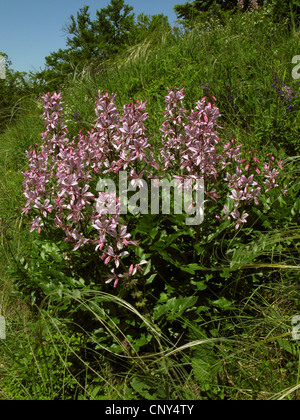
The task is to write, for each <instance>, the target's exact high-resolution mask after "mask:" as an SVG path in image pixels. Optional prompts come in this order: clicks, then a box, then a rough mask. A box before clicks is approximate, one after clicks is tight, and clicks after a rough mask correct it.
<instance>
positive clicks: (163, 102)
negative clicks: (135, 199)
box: [0, 7, 300, 400]
mask: <svg viewBox="0 0 300 420" xmlns="http://www.w3.org/2000/svg"><path fill="white" fill-rule="evenodd" d="M299 37H300V32H299V27H297V26H296V25H295V23H294V26H293V27H292V29H291V28H288V27H287V26H286V25H284V24H283V23H274V21H273V20H272V19H271V15H270V10H269V9H268V8H267V7H265V8H261V9H259V10H257V11H252V12H251V13H244V14H232V15H231V16H230V17H228V18H227V20H226V22H222V23H220V22H218V21H214V22H210V23H208V24H206V25H202V24H200V23H199V24H195V25H194V26H193V28H192V29H189V30H186V31H184V30H182V29H181V28H180V27H177V28H173V29H172V30H166V31H161V32H159V33H156V34H152V35H149V37H146V38H145V39H143V40H142V41H141V42H140V43H139V44H136V45H133V46H131V47H128V48H127V49H126V50H125V51H124V52H120V53H119V54H118V55H117V56H115V57H114V58H113V59H111V60H107V61H105V63H104V64H103V65H102V66H101V68H98V69H94V68H88V67H86V68H85V69H84V70H80V71H77V70H76V69H75V70H74V72H73V73H70V74H68V76H67V77H66V78H65V80H64V84H63V86H61V89H60V90H61V96H60V95H58V94H55V95H54V94H53V92H51V93H46V91H43V92H41V94H40V95H38V94H36V93H35V94H30V95H23V96H22V97H21V98H20V99H19V100H18V102H17V103H16V105H15V107H13V108H11V110H10V113H11V116H12V117H13V116H14V115H15V114H16V116H15V117H14V118H12V121H11V122H10V123H8V124H7V126H6V127H5V130H3V131H2V133H1V134H0V221H1V224H0V239H1V245H0V246H1V253H0V261H1V269H0V315H2V316H4V317H5V321H6V339H5V340H4V339H3V340H0V399H3V400H5V399H8V400H17V399H20V400H32V399H33V400H35V399H41V400H56V399H58V400H75V399H79V400H141V399H144V400H298V399H299V396H300V393H299V389H300V347H299V343H300V341H299V340H300V337H299V334H298V328H299V327H297V322H298V321H297V319H298V318H296V317H297V316H299V315H300V300H299V291H300V290H299V267H300V266H299V261H300V259H299V238H300V227H299V214H300V197H299V160H300V135H299V134H300V119H299V115H300V113H299V110H300V91H299V89H300V82H299V80H300V79H296V78H294V77H293V75H295V74H296V75H297V73H296V72H295V71H294V72H293V69H294V68H295V66H296V64H295V63H293V62H292V60H293V57H295V56H296V55H299V54H300V49H299ZM57 93H58V92H57ZM114 95H115V96H114ZM204 97H205V98H206V99H202V98H204ZM145 101H147V103H144V102H145ZM95 109H96V113H95ZM146 113H147V115H146ZM41 133H44V135H43V136H41V135H40V134H41ZM66 139H67V140H66ZM199 139H201V141H202V142H203V144H205V145H206V146H207V149H205V150H204V152H203V150H202V149H201V150H200V151H199V150H198V149H197V147H198V144H199ZM139 142H140V144H139ZM137 145H138V146H137ZM26 151H27V152H26ZM202 152H203V153H204V154H205V156H206V157H205V159H204V158H203V155H202V154H201V153H202ZM197 153H199V154H197ZM196 158H198V160H197V159H196ZM199 162H200V163H201V164H202V165H204V166H201V164H200V163H199ZM121 168H123V169H127V170H128V171H129V172H130V175H131V177H132V178H131V180H134V179H138V178H139V176H141V174H142V176H143V177H144V178H145V179H147V180H150V179H151V177H153V176H157V177H161V176H165V177H168V179H171V177H172V175H178V176H180V177H181V178H182V179H184V178H185V177H189V176H193V175H195V176H196V175H197V176H200V175H201V176H203V177H204V180H205V187H206V194H205V200H206V201H205V210H204V219H203V222H202V223H201V224H200V225H197V226H187V225H186V224H185V217H184V216H183V215H181V214H179V215H178V214H175V213H174V212H172V211H171V212H170V214H161V213H160V214H150V213H149V214H127V215H119V214H117V215H115V216H108V215H107V214H106V213H105V212H103V213H101V211H100V210H99V208H101V202H100V198H101V197H103V195H102V196H101V194H100V196H99V197H98V196H97V194H98V191H97V189H96V184H97V181H98V180H99V177H100V176H103V175H104V174H105V176H106V177H108V178H110V179H116V174H117V173H118V171H119V170H120V169H121ZM26 171H27V172H26ZM30 171H31V172H30ZM70 176H73V178H72V182H73V181H74V183H73V184H72V183H71V181H70V179H68V180H67V177H70ZM76 177H77V178H76ZM69 181H70V183H69V184H68V185H67V183H68V182H69ZM87 185H88V186H89V188H85V187H86V186H87ZM24 191H25V192H26V191H27V193H28V194H27V196H26V197H25V196H24ZM31 193H32V194H37V195H34V199H33V198H32V195H31ZM87 193H91V196H88V195H87ZM74 197H75V198H74ZM79 197H80V200H82V206H81V207H80V206H79V207H80V208H79V210H78V209H76V210H78V213H76V214H75V210H74V208H73V207H72V206H73V204H74V200H75V199H76V200H78V202H79ZM97 197H98V198H97ZM31 198H32V199H31ZM96 198H97V200H98V201H97V200H96ZM36 199H38V200H39V202H40V204H41V206H40V207H38V206H36V205H35V204H36V201H34V200H36ZM105 199H107V200H108V198H107V197H106V196H105ZM46 200H48V201H46ZM95 203H96V205H97V206H98V207H97V209H98V210H97V211H96V210H95ZM106 203H107V201H106ZM24 209H25V210H24ZM34 217H36V219H34ZM33 220H34V221H33ZM107 224H108V225H107ZM107 226H108V227H107ZM124 226H126V229H127V230H126V229H125V228H124ZM105 227H106V228H105ZM105 229H106V230H105ZM105 235H106V236H105ZM127 235H128V236H127ZM103 237H104V239H103ZM100 238H102V239H100ZM127 252H128V254H127ZM121 254H122V255H121ZM298 337H299V338H298Z"/></svg>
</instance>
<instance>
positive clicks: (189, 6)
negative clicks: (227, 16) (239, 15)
mask: <svg viewBox="0 0 300 420" xmlns="http://www.w3.org/2000/svg"><path fill="white" fill-rule="evenodd" d="M263 2H264V0H258V2H257V3H258V5H260V6H261V5H262V4H263ZM243 3H244V9H245V10H246V9H247V8H248V6H249V5H250V3H251V0H244V1H243ZM237 6H238V0H194V1H193V2H192V3H189V2H187V3H185V4H178V5H176V6H175V7H174V10H175V13H176V14H177V17H178V18H179V19H183V23H184V24H185V25H186V26H190V25H191V24H192V22H193V21H195V20H196V19H198V20H199V19H200V20H203V21H205V20H206V19H207V18H210V17H216V16H217V17H219V18H220V17H222V13H223V14H224V13H226V12H229V11H231V10H235V9H237Z"/></svg>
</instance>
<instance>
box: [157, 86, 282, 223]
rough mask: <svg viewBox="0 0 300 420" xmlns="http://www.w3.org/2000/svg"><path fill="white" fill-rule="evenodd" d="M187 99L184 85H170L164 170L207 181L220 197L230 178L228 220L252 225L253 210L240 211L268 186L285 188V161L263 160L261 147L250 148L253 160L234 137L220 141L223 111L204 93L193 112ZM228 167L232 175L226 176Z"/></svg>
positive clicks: (208, 189) (213, 194)
mask: <svg viewBox="0 0 300 420" xmlns="http://www.w3.org/2000/svg"><path fill="white" fill-rule="evenodd" d="M183 99H184V89H181V90H178V89H177V88H176V87H175V89H169V90H168V95H167V96H166V98H165V101H166V104H167V106H166V111H165V114H164V115H165V121H164V122H163V127H162V128H161V131H162V133H163V147H162V149H161V156H162V160H163V164H164V170H165V171H166V170H169V169H170V168H172V170H173V171H176V172H177V175H175V176H176V178H180V179H181V180H182V181H183V180H184V179H187V178H188V179H192V178H202V179H204V181H205V194H206V196H207V197H208V198H211V199H214V200H218V199H219V198H220V197H219V194H218V192H217V191H216V188H215V187H216V186H217V185H218V181H219V180H220V181H223V180H224V181H226V182H227V188H228V189H229V191H230V194H229V195H228V198H229V199H231V200H232V201H233V203H234V210H233V211H231V210H229V207H227V206H226V205H225V206H224V208H223V213H224V217H223V219H224V218H226V217H229V218H231V217H232V218H233V220H235V223H236V225H235V227H236V229H238V228H239V227H240V226H241V225H242V224H243V223H246V219H247V216H248V213H243V214H242V215H241V214H240V210H239V209H240V208H241V207H244V206H249V205H251V204H252V203H253V202H254V204H255V205H258V204H259V200H258V197H259V196H260V195H261V194H262V190H264V191H265V192H268V191H270V190H271V189H272V188H276V187H278V186H279V184H278V183H277V181H278V178H279V177H280V171H279V169H282V166H281V162H275V158H274V156H271V157H269V156H267V161H266V162H263V163H261V162H260V160H259V159H258V157H257V153H258V152H257V151H250V152H248V156H247V158H243V159H242V153H243V148H242V146H241V145H237V144H236V142H235V140H234V139H232V140H231V141H230V142H228V143H226V144H223V145H222V144H220V139H219V137H218V135H217V129H218V126H217V119H218V118H219V117H220V113H219V109H218V108H217V107H216V106H215V105H214V104H212V103H211V102H208V103H207V98H206V97H204V98H202V100H201V101H198V102H197V103H196V108H195V110H193V109H192V110H191V112H190V114H189V115H188V113H187V111H186V110H185V109H184V108H183ZM214 100H215V98H214ZM228 168H230V171H231V174H232V173H233V175H231V174H230V173H229V169H228ZM224 170H226V171H227V173H226V175H224V176H222V173H223V171H224ZM179 174H180V176H179ZM211 187H212V188H211ZM194 204H195V203H194Z"/></svg>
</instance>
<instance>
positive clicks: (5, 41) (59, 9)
mask: <svg viewBox="0 0 300 420" xmlns="http://www.w3.org/2000/svg"><path fill="white" fill-rule="evenodd" d="M109 3H110V0H0V51H1V52H5V53H6V54H7V55H8V56H9V58H10V60H11V61H12V68H13V69H14V70H17V71H27V72H28V71H30V70H32V71H35V70H39V69H40V68H43V66H44V58H45V57H46V56H47V55H49V53H50V52H52V51H57V50H58V49H59V48H65V45H66V44H65V43H66V34H65V33H64V31H63V27H64V25H66V23H68V22H69V17H70V15H71V14H73V15H74V16H76V13H77V11H79V9H80V8H81V7H83V6H84V5H88V6H90V13H91V17H92V18H94V17H95V11H96V10H100V9H102V8H103V7H106V6H107V5H108V4H109ZM125 3H126V4H129V5H130V6H133V7H134V10H133V12H134V13H135V14H136V15H138V14H140V13H144V14H146V15H154V14H159V13H163V14H165V15H167V16H168V17H169V21H170V23H171V24H174V21H175V20H176V15H175V13H174V11H173V7H174V6H175V5H176V4H183V3H186V0H126V1H125Z"/></svg>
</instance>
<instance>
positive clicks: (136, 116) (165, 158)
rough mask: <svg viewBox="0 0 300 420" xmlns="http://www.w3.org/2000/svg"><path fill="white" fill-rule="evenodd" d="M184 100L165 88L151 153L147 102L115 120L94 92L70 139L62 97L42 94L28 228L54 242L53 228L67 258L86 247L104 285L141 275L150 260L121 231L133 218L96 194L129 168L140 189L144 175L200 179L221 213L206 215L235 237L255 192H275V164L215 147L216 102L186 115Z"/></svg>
mask: <svg viewBox="0 0 300 420" xmlns="http://www.w3.org/2000/svg"><path fill="white" fill-rule="evenodd" d="M184 97H185V95H184V89H177V88H176V87H175V88H174V89H168V94H167V96H166V98H165V101H166V109H165V112H164V122H163V124H162V127H161V129H160V130H161V133H162V146H161V148H160V150H159V153H157V155H156V156H154V153H153V149H152V147H151V145H150V143H149V139H148V137H147V135H146V126H145V124H144V123H145V121H146V120H147V118H148V114H147V112H146V102H142V101H136V102H131V103H129V104H127V105H124V107H123V114H122V115H120V114H119V112H118V110H117V107H116V105H115V98H116V97H115V95H112V97H110V96H109V94H108V93H105V92H103V91H99V96H98V99H97V101H96V103H95V105H96V107H95V112H96V119H95V123H94V127H93V128H92V129H91V131H89V132H87V133H83V132H82V131H81V132H79V134H78V136H77V137H74V138H73V139H69V138H68V129H67V126H66V125H65V124H64V119H63V106H62V98H61V93H59V94H57V93H54V94H53V95H51V94H50V93H47V94H46V95H45V96H43V102H44V105H43V108H44V113H43V117H44V119H45V132H44V133H43V134H42V144H41V145H40V146H38V145H37V144H36V145H34V147H30V148H29V150H28V151H27V152H26V155H27V158H28V164H29V167H28V170H27V171H26V172H24V173H23V175H24V178H25V179H24V195H25V197H26V200H27V201H26V203H25V206H24V208H23V212H24V213H25V214H26V215H28V214H29V213H30V214H33V216H34V217H33V220H32V223H31V228H30V230H31V231H34V230H37V231H38V232H39V233H41V232H42V231H46V232H47V233H48V234H49V235H50V236H51V235H53V237H54V231H59V232H60V235H61V238H62V239H63V240H64V241H65V242H68V243H71V244H72V247H73V251H77V250H81V249H83V248H88V249H89V251H90V253H91V255H93V256H94V255H96V256H97V257H96V258H98V260H99V261H100V262H101V261H102V263H103V266H102V268H101V270H100V275H101V279H102V280H103V283H104V282H105V283H112V284H113V286H114V287H117V285H118V283H119V282H120V280H123V282H124V283H125V284H126V283H129V282H131V281H132V280H134V279H136V276H137V274H138V273H140V274H141V273H143V269H142V265H145V264H147V261H146V259H145V258H141V257H140V255H141V252H139V251H138V252H137V249H138V246H139V242H138V240H137V239H136V238H135V237H133V236H132V232H134V229H133V230H132V231H130V230H129V229H128V226H129V225H131V226H134V223H133V222H132V219H134V218H135V217H134V216H132V215H129V216H128V217H127V220H125V217H122V214H121V211H120V197H119V196H118V195H117V194H116V192H111V191H100V192H99V191H98V190H97V184H98V181H99V178H103V176H106V177H109V179H114V180H115V181H116V182H117V180H116V175H117V174H118V173H119V172H121V171H125V170H126V171H127V172H126V173H127V181H128V182H129V183H130V185H131V186H132V187H133V188H137V187H142V186H143V185H144V184H143V182H142V178H143V181H145V180H148V181H149V180H150V179H152V178H156V179H159V178H161V177H162V176H163V175H164V174H165V175H166V174H168V176H170V175H171V176H173V177H176V178H177V179H179V180H180V183H179V186H181V187H182V186H183V184H184V180H186V179H189V180H193V179H196V180H197V179H202V180H203V181H204V194H205V199H206V201H207V202H208V201H210V202H214V203H217V204H218V206H219V211H218V212H217V213H216V214H214V215H212V214H211V212H210V211H209V210H208V214H209V216H208V217H214V218H215V219H216V218H219V219H220V220H225V219H229V220H231V219H232V220H233V221H234V224H235V229H236V230H237V229H238V228H240V227H241V226H243V224H245V223H246V222H247V218H248V216H249V213H250V211H249V210H250V209H251V206H253V205H256V206H257V205H259V199H260V197H261V195H262V193H263V192H264V193H268V192H269V191H270V190H271V189H274V188H279V179H280V175H281V172H280V171H281V169H282V163H281V162H280V161H278V162H277V161H276V160H275V158H274V156H270V155H269V156H268V157H267V160H266V161H265V162H263V161H261V159H260V158H259V157H258V152H254V151H250V152H248V154H247V152H246V151H244V150H243V147H242V146H241V145H237V144H236V142H235V140H234V139H231V141H229V142H227V143H225V144H224V143H222V142H221V141H220V138H219V136H218V134H217V130H218V128H220V127H218V125H217V119H218V118H219V117H220V113H219V109H218V108H217V106H216V105H215V103H212V102H211V101H210V100H207V98H206V97H204V98H202V100H201V101H198V102H197V103H196V107H195V109H194V110H191V111H190V113H188V111H187V110H186V109H184V105H183V99H184ZM213 99H214V101H213V102H215V101H216V98H213ZM246 156H247V157H246ZM224 201H225V202H224ZM199 204H200V203H197V202H194V203H191V207H192V206H197V205H199ZM207 206H208V207H209V204H207ZM245 209H247V211H246V210H245ZM98 254H99V256H98ZM129 255H130V259H129ZM125 261H129V262H127V263H125ZM97 264H98V263H97ZM103 273H104V275H103Z"/></svg>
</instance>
